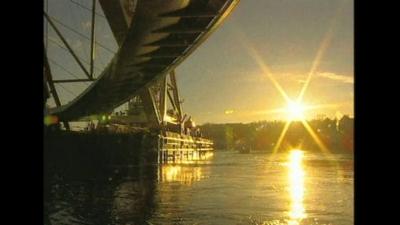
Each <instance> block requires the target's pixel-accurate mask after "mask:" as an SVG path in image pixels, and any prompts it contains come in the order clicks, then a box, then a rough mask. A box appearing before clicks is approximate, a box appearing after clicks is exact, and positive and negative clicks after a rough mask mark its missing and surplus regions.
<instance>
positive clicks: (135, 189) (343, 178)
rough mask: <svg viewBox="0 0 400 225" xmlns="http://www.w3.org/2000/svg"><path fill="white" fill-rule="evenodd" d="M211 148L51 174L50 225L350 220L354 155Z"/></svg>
mask: <svg viewBox="0 0 400 225" xmlns="http://www.w3.org/2000/svg"><path fill="white" fill-rule="evenodd" d="M270 156H271V155H270V154H262V153H250V154H239V153H237V152H222V151H217V152H215V154H214V156H212V157H211V158H209V159H208V160H205V161H201V162H196V163H191V164H180V165H164V166H161V167H158V166H147V167H141V168H138V167H134V166H125V167H113V168H110V171H109V172H108V173H103V172H102V173H101V174H100V175H99V174H97V175H94V176H92V177H90V178H79V179H78V178H76V179H73V178H70V179H68V180H65V179H64V180H62V179H60V178H54V180H53V181H52V185H51V189H50V190H51V191H50V192H49V193H50V194H49V196H50V197H49V199H51V200H49V201H46V207H47V210H48V214H49V220H50V221H51V223H52V224H124V225H128V224H130V225H132V224H264V225H267V224H268V225H269V224H304V225H305V224H307V225H311V224H319V225H321V224H332V225H333V224H337V225H350V224H353V158H352V157H351V156H350V155H338V154H337V155H329V156H327V155H322V154H317V153H310V152H307V151H301V150H292V151H289V152H286V153H279V154H276V155H275V156H274V157H273V158H271V157H270Z"/></svg>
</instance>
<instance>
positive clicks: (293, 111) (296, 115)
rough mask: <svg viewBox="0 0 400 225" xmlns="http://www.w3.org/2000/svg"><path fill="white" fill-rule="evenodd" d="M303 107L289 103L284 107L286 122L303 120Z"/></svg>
mask: <svg viewBox="0 0 400 225" xmlns="http://www.w3.org/2000/svg"><path fill="white" fill-rule="evenodd" d="M304 111H305V106H304V105H303V104H302V103H300V102H295V101H290V102H288V104H287V106H286V112H287V117H288V120H303V119H304Z"/></svg>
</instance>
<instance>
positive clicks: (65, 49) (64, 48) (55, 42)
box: [49, 39, 105, 70]
mask: <svg viewBox="0 0 400 225" xmlns="http://www.w3.org/2000/svg"><path fill="white" fill-rule="evenodd" d="M49 40H50V42H52V43H54V44H55V45H57V46H58V47H60V48H61V49H63V50H64V51H66V52H68V53H69V50H68V49H67V48H66V47H64V46H62V45H60V44H59V43H57V41H54V40H52V39H49ZM77 57H78V59H80V60H82V62H84V63H85V64H87V65H90V64H89V62H87V61H86V60H85V59H82V58H81V57H79V56H77ZM102 66H104V67H105V65H102ZM94 68H95V69H97V70H101V69H100V68H98V67H96V66H95V67H94Z"/></svg>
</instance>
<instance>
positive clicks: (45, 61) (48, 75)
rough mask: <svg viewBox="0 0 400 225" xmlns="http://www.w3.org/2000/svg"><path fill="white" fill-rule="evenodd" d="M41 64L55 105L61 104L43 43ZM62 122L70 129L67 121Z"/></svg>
mask: <svg viewBox="0 0 400 225" xmlns="http://www.w3.org/2000/svg"><path fill="white" fill-rule="evenodd" d="M43 66H44V68H43V69H44V71H43V72H44V76H45V78H46V81H47V83H48V84H49V87H50V92H51V94H52V95H53V98H54V102H55V103H56V106H57V107H59V106H61V101H60V98H59V97H58V94H57V90H56V87H55V86H54V82H53V76H52V75H51V70H50V65H49V61H48V59H47V54H46V49H45V48H44V45H43ZM62 122H63V124H64V127H65V129H66V130H70V127H69V123H68V121H62Z"/></svg>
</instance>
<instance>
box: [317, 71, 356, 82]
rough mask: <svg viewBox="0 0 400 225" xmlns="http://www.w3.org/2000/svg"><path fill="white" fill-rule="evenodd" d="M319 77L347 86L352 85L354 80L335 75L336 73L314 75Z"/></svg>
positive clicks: (350, 77)
mask: <svg viewBox="0 0 400 225" xmlns="http://www.w3.org/2000/svg"><path fill="white" fill-rule="evenodd" d="M316 75H317V76H319V77H323V78H327V79H331V80H335V81H340V82H343V83H347V84H353V83H354V78H353V77H352V76H345V75H341V74H336V73H330V72H319V73H317V74H316Z"/></svg>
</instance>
